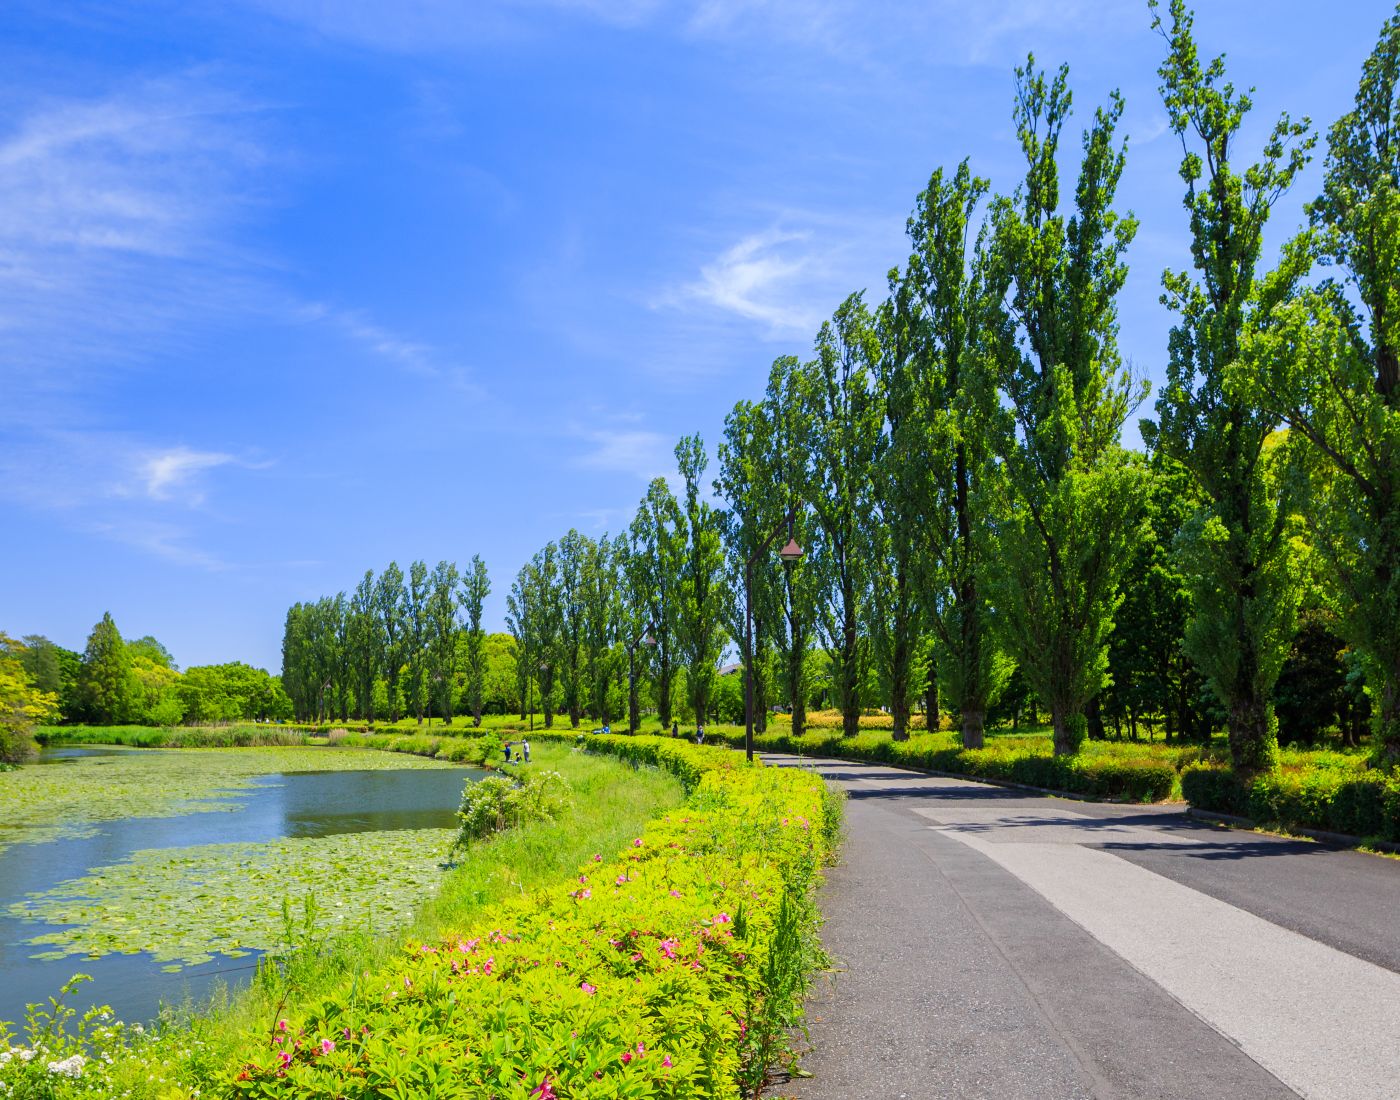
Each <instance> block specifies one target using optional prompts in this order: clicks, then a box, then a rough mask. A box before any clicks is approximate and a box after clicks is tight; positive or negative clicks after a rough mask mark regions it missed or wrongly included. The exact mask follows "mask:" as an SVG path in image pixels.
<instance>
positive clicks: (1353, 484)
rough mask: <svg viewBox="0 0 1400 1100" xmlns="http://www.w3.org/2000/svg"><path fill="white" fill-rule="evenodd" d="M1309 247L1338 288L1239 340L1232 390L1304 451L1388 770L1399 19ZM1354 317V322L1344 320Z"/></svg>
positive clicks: (1337, 602)
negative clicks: (1281, 425)
mask: <svg viewBox="0 0 1400 1100" xmlns="http://www.w3.org/2000/svg"><path fill="white" fill-rule="evenodd" d="M1309 213H1310V216H1311V219H1312V224H1313V227H1314V230H1315V235H1314V236H1313V237H1312V238H1311V239H1308V238H1305V239H1304V240H1303V241H1301V242H1299V245H1298V246H1297V249H1298V250H1302V249H1312V248H1315V249H1316V250H1317V251H1318V252H1319V253H1320V255H1321V257H1322V259H1323V261H1324V262H1325V263H1327V264H1330V265H1332V266H1333V267H1335V269H1336V270H1337V271H1338V272H1339V274H1340V277H1341V279H1340V281H1341V285H1340V286H1338V285H1334V284H1327V285H1324V286H1323V287H1322V288H1320V289H1319V290H1317V291H1315V292H1307V293H1301V294H1296V295H1294V296H1293V298H1292V300H1290V301H1289V302H1288V303H1286V304H1285V305H1283V306H1281V307H1280V308H1278V309H1276V310H1274V312H1273V315H1272V317H1271V318H1270V323H1268V324H1264V325H1261V326H1259V327H1258V328H1257V329H1256V330H1254V331H1250V332H1247V333H1246V334H1245V336H1244V338H1243V340H1242V344H1243V347H1242V351H1241V356H1240V362H1239V369H1237V370H1236V371H1235V372H1234V373H1233V375H1232V378H1231V381H1232V382H1233V383H1234V387H1235V390H1236V392H1237V393H1238V394H1239V400H1241V401H1249V402H1258V403H1259V405H1260V406H1261V407H1262V408H1263V409H1264V410H1265V411H1266V412H1267V414H1268V416H1269V417H1271V418H1272V417H1277V418H1280V419H1282V420H1283V421H1284V422H1286V423H1287V424H1288V425H1289V427H1290V428H1292V430H1293V432H1294V434H1296V435H1298V436H1301V437H1303V438H1305V439H1306V441H1307V444H1308V446H1307V447H1305V448H1303V450H1304V452H1305V454H1306V455H1307V457H1308V473H1309V475H1310V476H1309V478H1308V487H1309V489H1310V501H1309V506H1308V508H1307V512H1308V517H1309V520H1310V523H1309V527H1310V532H1309V533H1310V536H1311V540H1312V542H1313V544H1314V546H1315V547H1316V549H1317V550H1318V552H1319V554H1320V555H1321V558H1322V560H1323V562H1324V563H1325V564H1326V566H1327V572H1328V574H1329V576H1330V580H1331V587H1332V590H1333V597H1334V598H1333V603H1334V607H1335V610H1336V612H1337V615H1338V629H1339V631H1340V632H1341V634H1342V635H1343V637H1344V638H1345V639H1346V640H1347V642H1348V643H1349V644H1350V645H1351V646H1352V647H1353V649H1354V650H1355V651H1356V653H1357V654H1359V655H1360V657H1361V659H1362V667H1363V669H1364V670H1365V676H1366V680H1367V683H1368V685H1369V687H1370V689H1371V695H1372V698H1373V700H1374V704H1375V705H1374V707H1373V711H1372V714H1373V722H1374V727H1375V733H1376V740H1377V747H1378V749H1379V755H1380V756H1381V757H1382V758H1383V759H1385V760H1386V761H1387V762H1389V763H1391V764H1394V763H1395V762H1397V761H1400V9H1397V12H1396V14H1395V15H1394V16H1392V17H1391V18H1390V19H1389V20H1387V22H1386V23H1385V25H1384V26H1383V27H1382V29H1381V35H1380V40H1379V42H1378V43H1377V44H1376V48H1375V50H1374V51H1373V52H1372V53H1371V55H1370V57H1368V58H1367V59H1366V63H1365V65H1364V67H1363V69H1362V74H1361V84H1360V87H1359V89H1358V90H1357V94H1356V104H1355V107H1354V108H1353V109H1352V110H1351V111H1349V112H1348V113H1347V114H1346V115H1344V116H1343V117H1342V118H1341V119H1340V120H1339V121H1338V122H1337V123H1336V124H1335V125H1333V127H1332V129H1331V131H1330V132H1329V134H1328V139H1327V158H1326V162H1325V173H1324V179H1323V187H1322V194H1321V196H1320V197H1319V198H1318V199H1317V200H1316V201H1315V202H1314V203H1313V204H1312V205H1311V207H1310V209H1309ZM1358 306H1359V309H1358V308H1357V307H1358Z"/></svg>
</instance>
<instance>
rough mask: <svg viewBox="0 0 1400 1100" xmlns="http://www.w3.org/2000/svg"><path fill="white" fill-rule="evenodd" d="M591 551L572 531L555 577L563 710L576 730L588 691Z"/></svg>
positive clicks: (584, 539) (563, 542)
mask: <svg viewBox="0 0 1400 1100" xmlns="http://www.w3.org/2000/svg"><path fill="white" fill-rule="evenodd" d="M591 550H592V540H591V539H589V538H588V536H587V535H582V534H580V533H579V532H578V531H577V530H575V529H574V528H570V529H569V531H568V532H567V533H566V534H565V535H564V537H563V538H561V539H560V540H559V545H558V553H557V555H556V558H555V561H556V562H557V564H558V570H557V572H556V574H555V577H556V583H557V585H558V608H559V612H560V631H559V634H558V639H557V647H556V660H557V664H558V668H559V686H560V689H561V690H562V691H563V707H564V711H565V712H566V713H567V714H568V716H569V725H570V727H572V728H573V729H578V725H579V720H580V719H581V718H582V717H583V700H584V696H585V694H586V691H587V689H586V687H585V684H584V681H585V672H586V670H585V667H584V652H583V626H584V607H583V584H584V577H583V573H584V563H585V561H586V559H587V557H588V555H589V553H590V552H591Z"/></svg>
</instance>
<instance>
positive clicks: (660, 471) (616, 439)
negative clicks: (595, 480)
mask: <svg viewBox="0 0 1400 1100" xmlns="http://www.w3.org/2000/svg"><path fill="white" fill-rule="evenodd" d="M568 434H569V435H571V436H573V437H574V438H575V439H577V440H579V442H580V443H581V444H583V449H582V450H581V451H580V452H579V453H578V454H577V455H576V456H575V457H574V460H573V462H574V465H575V466H579V467H582V468H584V469H588V470H604V471H607V472H609V473H620V474H632V475H633V476H635V477H638V478H640V479H641V480H643V481H650V480H651V479H652V478H654V477H661V476H663V475H665V474H667V473H669V472H670V471H671V468H672V467H673V466H674V465H675V462H674V458H673V452H674V450H675V440H673V439H671V438H670V437H668V436H665V435H663V434H662V433H660V432H655V431H651V430H649V429H646V428H631V427H623V426H618V425H614V426H612V427H602V428H585V427H581V426H578V425H575V426H574V427H573V428H571V429H570V430H569V432H568Z"/></svg>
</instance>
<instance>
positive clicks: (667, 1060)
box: [661, 1054, 671, 1069]
mask: <svg viewBox="0 0 1400 1100" xmlns="http://www.w3.org/2000/svg"><path fill="white" fill-rule="evenodd" d="M661 1064H662V1065H663V1066H665V1067H666V1068H667V1069H670V1068H671V1056H670V1055H669V1054H668V1055H666V1057H665V1058H663V1059H661Z"/></svg>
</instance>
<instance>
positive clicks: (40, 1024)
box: [0, 974, 140, 1100]
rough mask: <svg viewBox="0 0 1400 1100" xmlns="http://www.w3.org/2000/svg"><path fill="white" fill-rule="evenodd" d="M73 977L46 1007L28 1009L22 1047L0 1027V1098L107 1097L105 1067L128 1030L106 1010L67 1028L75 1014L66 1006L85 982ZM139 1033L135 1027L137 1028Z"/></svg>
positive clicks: (99, 1008)
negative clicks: (68, 999) (71, 995)
mask: <svg viewBox="0 0 1400 1100" xmlns="http://www.w3.org/2000/svg"><path fill="white" fill-rule="evenodd" d="M89 980H90V979H89V978H88V977H87V975H85V974H77V975H75V976H74V977H73V978H72V979H71V980H69V982H68V983H67V984H66V985H65V986H64V987H63V989H62V991H61V992H60V994H59V995H58V996H57V997H51V998H49V1003H48V1005H47V1006H40V1005H30V1006H29V1012H28V1014H27V1017H26V1020H25V1039H26V1041H25V1043H24V1044H22V1045H16V1046H11V1043H12V1042H13V1041H14V1039H16V1038H17V1037H16V1036H15V1035H14V1033H13V1032H11V1031H10V1029H9V1028H8V1027H6V1026H4V1025H0V1096H3V1097H5V1098H7V1100H10V1098H13V1100H29V1098H30V1097H33V1098H35V1100H37V1098H39V1097H45V1098H47V1097H50V1096H53V1095H55V1094H57V1093H59V1092H60V1091H61V1093H62V1095H64V1096H95V1097H96V1096H110V1095H111V1090H110V1088H109V1087H108V1077H107V1073H108V1067H109V1066H110V1065H111V1063H112V1053H113V1051H121V1050H123V1049H124V1047H125V1043H126V1034H125V1033H126V1031H127V1028H126V1025H124V1024H122V1023H119V1022H116V1021H115V1020H113V1017H112V1010H111V1009H110V1008H108V1007H107V1006H106V1005H100V1006H96V1007H93V1008H91V1009H89V1010H88V1011H87V1012H86V1013H85V1014H84V1015H83V1016H82V1018H81V1019H79V1020H78V1021H77V1026H76V1028H73V1029H72V1030H70V1026H69V1025H70V1024H71V1023H72V1021H73V1019H74V1017H76V1016H77V1015H78V1014H77V1012H76V1011H75V1010H74V1009H72V1008H70V1007H68V1006H67V1005H66V1004H64V998H66V997H68V996H69V995H70V994H72V993H73V992H74V991H75V990H76V989H77V988H78V987H79V986H80V985H81V984H82V983H83V982H85V981H89ZM136 1030H137V1031H138V1032H139V1031H140V1029H139V1028H137V1029H136Z"/></svg>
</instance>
